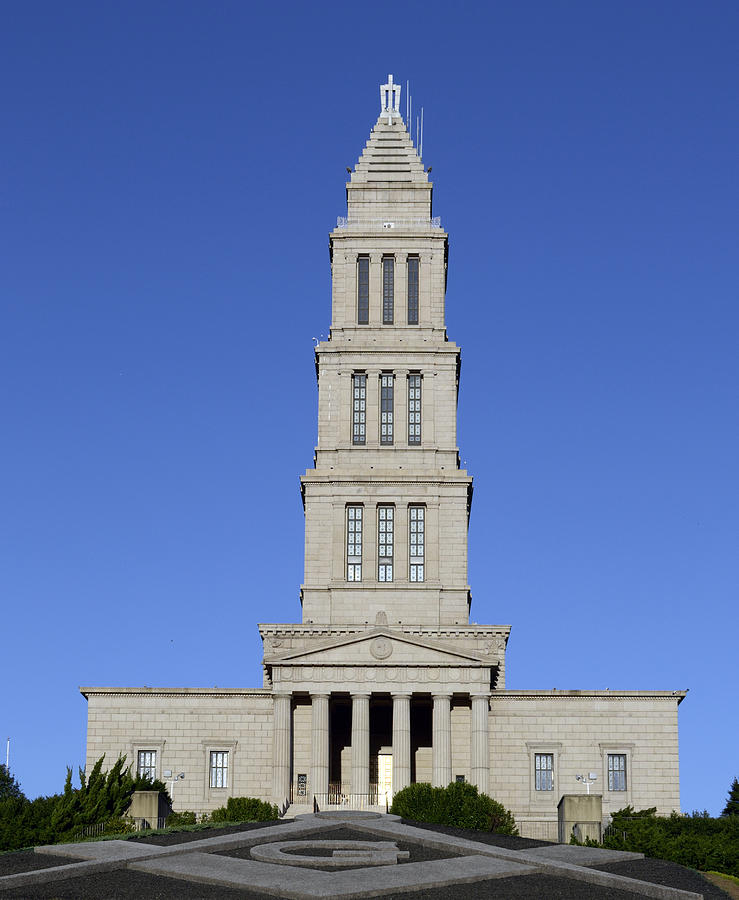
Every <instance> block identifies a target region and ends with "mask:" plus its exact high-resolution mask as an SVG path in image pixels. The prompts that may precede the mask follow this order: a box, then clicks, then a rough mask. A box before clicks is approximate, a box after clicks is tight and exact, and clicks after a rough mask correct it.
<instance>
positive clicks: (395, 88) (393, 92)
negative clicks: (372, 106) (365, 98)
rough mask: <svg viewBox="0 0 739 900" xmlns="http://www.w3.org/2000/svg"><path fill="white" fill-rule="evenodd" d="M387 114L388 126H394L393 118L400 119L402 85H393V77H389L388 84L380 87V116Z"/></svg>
mask: <svg viewBox="0 0 739 900" xmlns="http://www.w3.org/2000/svg"><path fill="white" fill-rule="evenodd" d="M385 114H387V124H388V125H392V124H393V116H394V115H396V116H398V118H400V85H399V84H393V76H392V75H388V76H387V83H386V84H381V85H380V115H385Z"/></svg>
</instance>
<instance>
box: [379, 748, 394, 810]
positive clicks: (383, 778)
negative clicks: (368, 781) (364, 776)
mask: <svg viewBox="0 0 739 900" xmlns="http://www.w3.org/2000/svg"><path fill="white" fill-rule="evenodd" d="M377 795H378V796H377V801H378V803H383V802H384V800H385V797H387V802H388V803H390V801H391V800H392V796H393V754H392V753H378V754H377Z"/></svg>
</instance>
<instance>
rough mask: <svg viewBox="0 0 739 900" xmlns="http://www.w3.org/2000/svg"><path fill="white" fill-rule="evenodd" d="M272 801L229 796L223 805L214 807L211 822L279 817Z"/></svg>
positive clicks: (249, 820)
mask: <svg viewBox="0 0 739 900" xmlns="http://www.w3.org/2000/svg"><path fill="white" fill-rule="evenodd" d="M279 815H280V814H279V812H278V810H277V807H276V806H275V805H274V803H265V802H264V801H263V800H257V799H256V798H255V797H229V798H228V800H227V801H226V805H225V806H221V807H219V808H218V809H214V810H213V812H212V813H211V815H210V820H211V822H271V821H272V820H273V819H278V818H279Z"/></svg>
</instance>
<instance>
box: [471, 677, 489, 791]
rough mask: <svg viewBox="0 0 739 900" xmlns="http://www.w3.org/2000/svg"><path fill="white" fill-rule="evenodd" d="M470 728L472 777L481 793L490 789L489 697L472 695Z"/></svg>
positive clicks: (473, 782) (486, 695)
mask: <svg viewBox="0 0 739 900" xmlns="http://www.w3.org/2000/svg"><path fill="white" fill-rule="evenodd" d="M471 697H472V719H471V728H470V741H471V742H470V769H471V772H470V776H471V779H472V784H474V785H477V787H478V789H479V790H480V792H481V793H483V794H487V792H488V790H489V789H490V750H489V743H488V712H489V695H488V694H472V695H471Z"/></svg>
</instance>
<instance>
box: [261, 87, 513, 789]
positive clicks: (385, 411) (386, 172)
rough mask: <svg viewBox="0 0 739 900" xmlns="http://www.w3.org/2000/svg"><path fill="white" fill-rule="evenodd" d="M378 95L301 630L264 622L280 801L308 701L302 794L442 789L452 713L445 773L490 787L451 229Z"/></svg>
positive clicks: (343, 279) (486, 662)
mask: <svg viewBox="0 0 739 900" xmlns="http://www.w3.org/2000/svg"><path fill="white" fill-rule="evenodd" d="M380 96H381V105H380V116H379V118H378V120H377V122H376V124H375V126H374V128H373V129H372V131H371V133H370V137H369V140H368V141H367V143H366V145H365V148H364V150H363V151H362V154H361V156H360V158H359V161H358V163H357V165H356V167H355V169H354V171H353V172H352V173H351V178H350V180H349V181H348V182H347V184H346V194H347V215H346V217H340V218H339V219H338V220H337V226H336V228H335V229H334V230H333V231H332V232H331V235H330V252H331V275H332V313H331V330H330V334H329V339H328V340H327V341H322V342H321V343H319V344H318V346H317V347H316V371H317V375H318V446H317V447H316V450H315V464H314V468H312V469H309V470H308V471H307V472H306V473H305V475H304V476H303V477H302V479H301V484H302V492H303V501H304V506H305V579H304V584H303V586H302V589H301V601H302V607H303V616H302V624H301V625H288V626H284V625H262V626H260V631H261V634H262V637H263V639H264V642H265V658H264V664H265V686H269V687H272V689H273V691H274V696H275V748H274V752H275V760H276V761H277V764H276V769H275V796H276V797H278V798H283V797H285V796H287V794H288V793H289V786H290V785H294V782H295V776H296V774H297V775H300V773H299V772H297V771H296V759H298V760H299V757H300V756H301V752H302V750H301V746H300V738H299V731H300V726H299V723H300V718H301V711H300V708H301V705H303V704H307V703H309V704H310V707H311V723H310V726H308V723H307V722H306V725H305V727H306V731H309V732H310V748H311V752H310V758H308V754H307V752H306V759H305V764H304V766H303V768H305V769H306V772H305V773H304V775H305V779H308V778H309V786H310V792H311V793H315V794H317V795H321V794H324V793H325V792H326V791H327V790H328V785H329V783H331V784H336V785H340V786H341V788H342V789H343V790H350V791H351V792H352V793H354V794H364V793H371V792H372V791H374V790H375V789H376V788H375V786H376V785H378V784H380V785H381V786H382V782H383V778H384V779H385V781H386V782H387V783H386V784H385V787H386V789H388V790H390V789H391V788H392V790H398V789H399V788H401V787H403V786H405V785H406V784H408V783H409V782H410V781H411V780H431V781H433V783H435V784H439V785H446V784H447V783H448V782H449V781H451V780H452V775H453V774H454V773H453V771H452V769H453V765H452V762H453V754H452V744H453V741H452V722H453V720H455V723H456V724H457V728H456V730H458V731H459V735H458V736H457V743H458V744H459V746H460V750H459V753H458V754H457V756H458V759H457V760H456V761H455V763H456V768H455V772H456V773H457V774H458V775H459V777H465V778H467V779H469V778H471V779H472V781H474V782H475V783H476V784H478V785H479V787H481V788H482V789H485V788H486V787H487V780H488V770H489V761H488V753H487V714H488V695H489V692H490V690H491V689H492V688H493V687H501V686H502V685H503V661H504V650H505V644H506V640H507V636H508V631H509V629H508V628H507V627H480V626H471V625H470V624H469V608H470V589H469V586H468V583H467V528H468V521H469V513H470V503H471V499H472V479H471V478H470V476H468V475H467V473H466V472H465V471H463V470H462V469H460V467H459V451H458V448H457V391H458V387H459V371H460V351H459V347H457V345H456V344H454V343H453V342H451V341H449V340H448V338H447V333H446V326H445V316H444V304H445V293H446V276H447V260H448V235H447V234H446V232H445V231H444V230H443V228H442V227H441V222H440V220H439V219H438V218H434V217H433V216H432V190H433V185H432V184H431V182H430V181H429V177H428V173H427V172H426V171H425V169H424V165H423V162H422V160H421V158H420V156H419V154H418V152H417V150H416V148H415V147H414V145H413V142H412V140H411V138H410V136H409V133H408V130H407V129H406V126H405V124H404V122H403V120H402V118H401V116H400V112H399V103H400V88H399V87H398V86H397V85H394V84H393V81H392V76H389V78H388V82H387V84H385V85H383V86H382V87H381V89H380ZM304 715H306V716H307V712H306V713H304ZM412 721H413V722H414V723H415V727H412V725H411V722H412ZM375 723H376V726H377V727H375ZM470 728H472V731H470ZM412 732H416V734H415V736H414V734H412ZM475 734H476V735H477V737H476V738H475V737H474V735H475ZM296 735H297V737H296ZM463 735H464V737H463ZM342 742H343V743H342ZM304 744H305V749H306V751H307V744H308V740H307V738H306V739H305V741H304ZM462 745H463V746H462ZM412 750H413V754H414V760H413V761H412V760H411V751H412ZM426 751H427V752H426ZM426 757H428V759H427V758H426ZM290 758H292V765H291V764H290ZM425 766H428V768H429V772H427V773H425V772H422V771H421V770H422V769H424V767H425ZM298 768H299V762H298ZM416 769H418V771H416ZM457 770H459V771H458V772H457ZM383 772H387V773H388V774H387V775H383ZM390 772H391V773H392V778H391V776H390V774H389V773H390ZM309 773H310V776H309ZM421 775H424V777H420V776H421ZM426 776H428V777H426ZM390 780H391V782H392V783H391V784H390Z"/></svg>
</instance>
